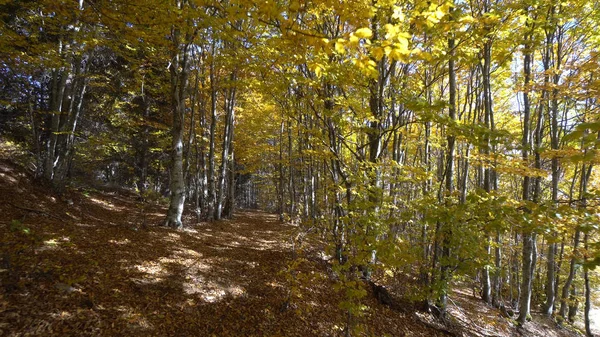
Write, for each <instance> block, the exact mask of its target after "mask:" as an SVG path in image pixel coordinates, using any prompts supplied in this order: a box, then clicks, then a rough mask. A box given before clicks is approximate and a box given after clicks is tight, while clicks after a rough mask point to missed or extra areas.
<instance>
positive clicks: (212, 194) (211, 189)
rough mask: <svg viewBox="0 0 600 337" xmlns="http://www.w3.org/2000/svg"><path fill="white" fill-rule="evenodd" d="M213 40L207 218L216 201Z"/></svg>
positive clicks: (215, 84) (213, 210)
mask: <svg viewBox="0 0 600 337" xmlns="http://www.w3.org/2000/svg"><path fill="white" fill-rule="evenodd" d="M215 44H216V43H215V41H214V39H213V42H212V54H213V55H212V56H213V57H212V59H211V61H210V69H209V77H210V112H211V120H210V134H209V145H208V174H207V180H208V193H207V194H208V203H207V210H206V214H207V218H208V220H213V219H214V217H215V209H216V202H217V191H216V190H217V186H216V177H215V147H216V146H215V141H216V140H215V137H216V132H217V83H216V74H215V71H216V69H215V64H214V56H215V54H216V51H215Z"/></svg>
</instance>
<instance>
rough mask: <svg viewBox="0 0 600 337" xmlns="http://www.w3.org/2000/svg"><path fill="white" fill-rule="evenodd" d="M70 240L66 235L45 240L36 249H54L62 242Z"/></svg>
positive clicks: (59, 246) (39, 250)
mask: <svg viewBox="0 0 600 337" xmlns="http://www.w3.org/2000/svg"><path fill="white" fill-rule="evenodd" d="M70 241H71V239H70V238H69V237H67V236H63V237H60V238H53V239H49V240H45V241H44V245H43V246H41V247H39V248H37V249H36V251H38V252H42V251H46V250H55V249H58V248H61V245H62V244H63V243H68V242H70Z"/></svg>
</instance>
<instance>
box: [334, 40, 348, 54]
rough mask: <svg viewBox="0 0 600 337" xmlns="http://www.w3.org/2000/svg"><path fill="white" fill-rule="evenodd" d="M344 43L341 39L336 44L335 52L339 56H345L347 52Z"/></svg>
mask: <svg viewBox="0 0 600 337" xmlns="http://www.w3.org/2000/svg"><path fill="white" fill-rule="evenodd" d="M342 42H343V40H342V39H339V40H338V41H336V43H335V51H336V53H338V54H344V53H345V52H346V48H345V47H344V44H343V43H342Z"/></svg>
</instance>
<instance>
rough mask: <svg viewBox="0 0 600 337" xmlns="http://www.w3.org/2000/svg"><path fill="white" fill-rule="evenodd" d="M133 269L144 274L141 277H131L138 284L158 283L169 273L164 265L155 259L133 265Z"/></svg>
mask: <svg viewBox="0 0 600 337" xmlns="http://www.w3.org/2000/svg"><path fill="white" fill-rule="evenodd" d="M133 269H134V270H137V271H139V272H142V273H144V274H145V275H144V278H142V279H139V278H137V279H132V280H133V281H135V282H136V283H139V284H154V283H158V282H161V281H162V280H163V279H164V278H165V277H167V276H168V275H169V273H168V272H167V271H166V270H165V268H164V266H163V265H162V264H161V263H158V262H156V261H146V262H144V263H142V264H138V265H136V266H133Z"/></svg>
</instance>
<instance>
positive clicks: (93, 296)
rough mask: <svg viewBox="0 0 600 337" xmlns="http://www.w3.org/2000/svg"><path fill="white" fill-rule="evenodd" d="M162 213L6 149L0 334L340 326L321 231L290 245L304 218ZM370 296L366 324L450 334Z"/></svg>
mask: <svg viewBox="0 0 600 337" xmlns="http://www.w3.org/2000/svg"><path fill="white" fill-rule="evenodd" d="M142 211H143V213H142ZM164 214H165V209H164V208H163V207H161V206H158V205H149V204H147V205H145V206H144V207H140V204H139V203H138V202H137V201H136V196H135V195H133V194H131V193H127V192H126V191H121V192H106V191H104V192H101V191H96V190H86V189H85V188H80V189H78V190H71V191H67V192H65V193H64V194H62V195H61V196H58V195H55V194H52V193H51V192H49V189H46V188H44V187H43V186H40V185H39V184H37V183H34V182H33V181H32V180H31V178H30V177H29V176H28V175H27V174H25V173H24V170H22V169H21V168H19V167H18V166H17V165H15V164H13V163H12V162H10V161H8V160H0V237H1V245H0V254H1V255H0V261H1V262H2V263H1V265H0V280H1V282H2V283H1V286H0V291H1V292H0V336H337V335H341V334H342V328H343V326H344V322H345V318H346V317H345V315H344V313H343V311H342V310H340V309H339V308H338V303H339V302H340V300H341V298H340V295H339V294H338V293H336V292H335V291H334V290H333V288H334V287H333V284H334V282H335V281H334V280H333V278H332V274H331V271H330V267H329V265H328V262H327V261H325V260H324V259H323V258H322V256H323V255H322V254H321V252H322V250H321V249H320V248H319V247H318V245H317V244H316V243H317V242H318V241H317V240H313V239H311V240H308V241H310V242H311V244H305V245H304V248H303V249H302V250H301V251H300V250H295V251H294V250H293V247H292V240H293V238H294V237H297V235H296V234H297V233H298V231H297V228H296V227H294V226H292V225H289V224H282V223H280V222H279V221H278V220H277V218H276V217H275V216H273V215H270V214H267V213H261V212H240V213H238V214H237V215H236V217H235V219H234V220H225V221H220V222H213V223H199V224H195V225H193V226H189V227H187V228H186V229H184V230H179V231H178V230H173V229H170V228H164V227H158V226H156V224H160V223H162V221H163V219H164V217H163V215H164ZM296 248H297V247H296ZM321 248H322V247H321ZM294 252H295V253H294ZM292 267H293V268H292ZM365 302H366V303H365V304H366V305H367V306H368V307H370V309H368V311H367V312H366V313H365V315H364V317H363V318H361V323H362V326H363V331H362V333H361V334H362V335H368V336H384V335H388V336H436V335H437V336H442V335H445V334H444V333H443V332H441V331H437V330H435V329H432V328H430V327H428V326H426V325H425V324H423V323H422V322H420V321H418V320H416V319H415V316H414V313H411V312H410V310H408V311H407V310H396V309H392V308H390V307H388V306H384V305H382V304H380V303H378V302H377V300H376V299H375V297H373V296H370V297H367V298H366V299H365ZM466 335H468V334H466Z"/></svg>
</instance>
